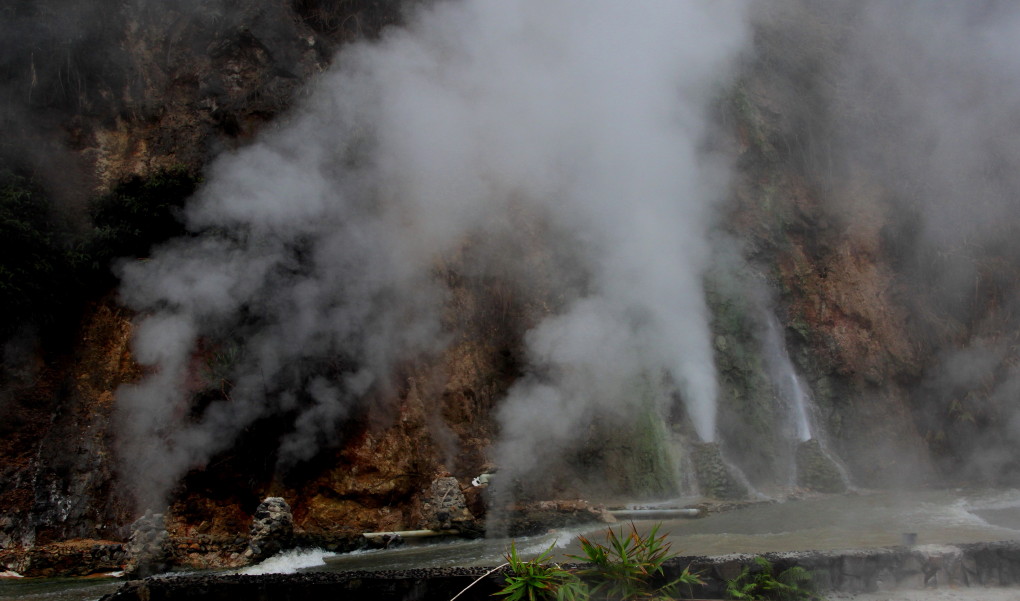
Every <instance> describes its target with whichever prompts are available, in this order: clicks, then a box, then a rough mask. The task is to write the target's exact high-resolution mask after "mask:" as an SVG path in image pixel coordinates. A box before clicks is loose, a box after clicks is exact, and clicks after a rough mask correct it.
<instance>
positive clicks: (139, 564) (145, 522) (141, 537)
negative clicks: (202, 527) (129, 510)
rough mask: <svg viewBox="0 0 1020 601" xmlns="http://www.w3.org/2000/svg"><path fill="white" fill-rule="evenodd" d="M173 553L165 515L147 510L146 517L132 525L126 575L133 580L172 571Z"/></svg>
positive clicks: (127, 550) (127, 549) (125, 568)
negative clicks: (171, 558)
mask: <svg viewBox="0 0 1020 601" xmlns="http://www.w3.org/2000/svg"><path fill="white" fill-rule="evenodd" d="M171 552H172V549H171V545H170V535H169V533H167V531H166V524H165V521H164V519H163V514H162V513H152V510H146V512H145V515H143V516H142V517H140V518H138V519H137V520H136V521H135V523H133V524H131V538H130V540H128V544H127V548H126V553H127V564H126V565H125V567H124V573H125V575H127V576H129V577H131V578H144V577H146V576H151V575H152V574H157V573H159V572H165V571H167V570H168V569H170V565H171V560H170V556H171Z"/></svg>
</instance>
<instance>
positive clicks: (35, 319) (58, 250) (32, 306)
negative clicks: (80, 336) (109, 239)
mask: <svg viewBox="0 0 1020 601" xmlns="http://www.w3.org/2000/svg"><path fill="white" fill-rule="evenodd" d="M61 238H62V237H61V236H59V235H58V234H57V232H56V228H55V226H54V221H53V219H52V215H51V214H50V210H49V201H48V199H47V197H46V195H45V194H44V193H43V191H42V190H41V189H40V188H39V187H38V186H36V185H35V184H34V183H33V182H32V181H31V180H29V179H28V178H25V177H22V176H19V175H16V174H14V173H13V172H11V171H0V337H4V336H6V335H8V334H10V333H12V332H13V331H14V330H15V329H16V328H18V327H19V326H20V325H24V324H26V323H33V324H35V325H40V326H50V325H53V323H54V322H55V321H56V320H57V318H58V317H59V316H60V315H61V313H62V309H63V308H64V306H65V303H66V302H67V299H68V297H69V296H73V292H75V291H77V290H78V280H77V277H76V274H75V269H74V265H73V253H71V252H70V251H69V249H68V248H67V247H66V246H65V245H64V243H63V240H62V239H61ZM69 291H70V292H72V294H70V295H69V294H68V292H69Z"/></svg>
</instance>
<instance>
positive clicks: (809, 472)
mask: <svg viewBox="0 0 1020 601" xmlns="http://www.w3.org/2000/svg"><path fill="white" fill-rule="evenodd" d="M796 461H797V486H800V487H801V488H806V489H808V490H813V491H817V492H825V493H844V492H846V490H847V482H846V479H845V478H844V477H843V473H842V472H841V471H840V470H839V468H838V467H837V466H836V463H835V462H834V461H833V460H832V458H831V457H829V455H828V453H826V451H825V449H824V448H823V447H822V445H821V443H820V442H818V439H815V438H812V439H810V440H805V441H804V442H802V443H800V444H798V445H797V456H796Z"/></svg>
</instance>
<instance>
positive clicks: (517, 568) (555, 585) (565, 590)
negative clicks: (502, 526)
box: [496, 543, 589, 601]
mask: <svg viewBox="0 0 1020 601" xmlns="http://www.w3.org/2000/svg"><path fill="white" fill-rule="evenodd" d="M551 555H552V546H550V547H549V548H548V549H546V550H545V551H544V552H543V553H542V554H541V555H539V556H538V557H536V558H534V559H531V560H529V561H524V560H522V559H521V558H520V556H518V554H517V546H516V545H515V544H513V543H511V544H510V551H509V552H508V553H507V555H506V561H507V564H508V565H509V566H510V573H509V574H507V575H506V586H505V587H504V588H502V589H500V590H499V591H498V592H497V593H496V594H497V595H505V596H506V598H507V601H522V600H523V599H527V601H540V600H542V599H555V600H556V601H586V600H587V599H588V598H589V590H588V586H587V585H586V584H585V583H583V582H582V581H581V579H580V578H578V577H577V575H575V574H573V573H572V572H568V571H567V570H564V569H563V568H561V567H560V566H558V565H556V564H550V563H548V561H549V557H550V556H551Z"/></svg>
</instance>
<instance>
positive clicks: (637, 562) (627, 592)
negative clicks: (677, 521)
mask: <svg viewBox="0 0 1020 601" xmlns="http://www.w3.org/2000/svg"><path fill="white" fill-rule="evenodd" d="M658 532H659V526H658V525H656V526H655V527H653V528H652V530H651V531H650V532H649V533H648V536H646V537H642V536H641V535H640V534H639V533H638V531H637V528H635V527H634V525H633V524H631V527H630V533H629V534H627V535H624V534H623V531H622V530H621V532H620V534H617V533H616V531H615V530H613V529H612V528H609V530H608V532H607V533H606V542H607V543H608V545H603V544H601V543H596V542H593V541H591V540H589V539H587V538H585V537H583V536H582V537H580V540H581V549H582V551H583V552H584V555H583V556H576V557H574V559H580V560H584V561H587V562H588V563H590V564H592V567H591V568H587V569H584V570H581V571H580V575H581V576H582V577H584V578H585V579H587V580H590V581H592V582H594V583H595V584H594V586H592V588H591V595H592V596H593V597H596V598H599V599H613V600H620V599H668V598H673V597H676V596H677V595H678V592H677V589H678V587H679V586H680V585H681V584H684V585H688V586H690V585H694V584H702V581H701V579H700V578H698V576H697V575H696V574H692V573H691V572H690V571H689V570H688V569H687V568H685V569H684V571H683V573H681V574H680V577H679V578H676V579H674V580H669V581H667V580H666V577H665V572H664V570H663V564H664V563H665V562H666V560H668V559H670V558H672V557H675V554H672V553H670V552H669V550H670V546H671V545H670V543H669V542H667V541H666V536H667V535H665V534H662V535H659V533H658Z"/></svg>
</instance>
